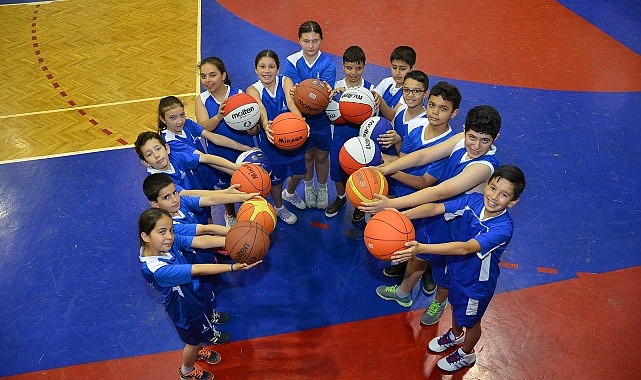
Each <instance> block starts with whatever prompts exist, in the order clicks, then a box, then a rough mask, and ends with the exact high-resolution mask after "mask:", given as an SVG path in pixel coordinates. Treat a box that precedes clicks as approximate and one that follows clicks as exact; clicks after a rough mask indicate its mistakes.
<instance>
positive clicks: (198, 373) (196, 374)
mask: <svg viewBox="0 0 641 380" xmlns="http://www.w3.org/2000/svg"><path fill="white" fill-rule="evenodd" d="M183 376H189V377H191V378H192V379H202V378H203V377H204V376H205V372H204V371H203V370H202V369H200V368H194V369H193V370H192V371H191V372H189V373H188V374H186V375H183Z"/></svg>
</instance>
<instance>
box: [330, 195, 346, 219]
mask: <svg viewBox="0 0 641 380" xmlns="http://www.w3.org/2000/svg"><path fill="white" fill-rule="evenodd" d="M345 203H347V197H343V198H341V197H336V199H334V202H332V204H331V205H329V207H328V208H327V209H326V210H325V216H326V217H328V218H331V217H333V216H336V214H338V211H340V209H341V208H343V206H345Z"/></svg>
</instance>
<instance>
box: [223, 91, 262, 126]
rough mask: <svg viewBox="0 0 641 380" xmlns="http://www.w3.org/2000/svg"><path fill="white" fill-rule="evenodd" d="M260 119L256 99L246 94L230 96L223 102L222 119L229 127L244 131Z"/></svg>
mask: <svg viewBox="0 0 641 380" xmlns="http://www.w3.org/2000/svg"><path fill="white" fill-rule="evenodd" d="M259 119H260V108H259V106H258V102H256V99H254V98H252V97H251V96H250V95H247V94H236V95H232V96H230V97H229V98H228V99H227V101H226V102H225V110H224V111H223V120H225V123H227V125H229V128H231V129H235V130H237V131H246V130H248V129H251V128H252V127H254V126H255V125H256V124H257V123H258V120H259Z"/></svg>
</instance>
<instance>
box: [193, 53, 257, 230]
mask: <svg viewBox="0 0 641 380" xmlns="http://www.w3.org/2000/svg"><path fill="white" fill-rule="evenodd" d="M198 70H199V72H200V83H201V85H202V86H203V88H204V89H205V91H203V92H201V93H200V95H198V96H197V97H196V121H197V122H198V124H200V125H202V126H203V128H205V129H206V130H208V131H211V132H213V131H216V133H218V134H220V135H223V136H226V137H229V138H230V139H232V140H234V141H237V142H239V143H241V144H243V145H246V146H256V143H255V141H254V137H253V136H254V135H256V134H257V133H258V128H259V127H258V125H256V126H254V127H253V128H252V129H250V130H249V131H237V130H235V129H232V128H230V127H229V126H228V125H227V123H225V120H224V119H223V111H224V108H225V107H224V105H225V101H226V100H227V98H229V97H230V96H232V95H235V94H238V93H242V92H243V91H242V90H241V89H240V88H237V87H232V86H231V80H230V79H229V75H228V73H227V69H225V64H224V63H223V61H222V60H221V59H220V58H217V57H207V58H205V59H203V60H202V61H201V62H200V63H199V64H198ZM206 150H207V153H209V154H216V155H219V156H221V157H224V158H226V159H228V160H229V161H231V162H236V159H237V158H238V155H239V154H240V152H238V151H237V150H234V149H230V148H226V147H220V146H213V145H212V144H209V143H208V144H207V148H206ZM230 179H231V176H230V175H228V174H226V173H219V175H218V183H217V184H216V188H217V189H226V188H228V187H229V185H230ZM225 210H226V213H225V222H226V224H227V225H228V226H232V225H234V224H235V223H236V207H235V206H234V205H233V204H227V205H225Z"/></svg>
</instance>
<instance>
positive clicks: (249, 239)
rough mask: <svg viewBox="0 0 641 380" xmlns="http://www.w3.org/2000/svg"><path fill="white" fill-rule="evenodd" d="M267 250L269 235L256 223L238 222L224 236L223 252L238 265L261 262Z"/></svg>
mask: <svg viewBox="0 0 641 380" xmlns="http://www.w3.org/2000/svg"><path fill="white" fill-rule="evenodd" d="M267 249H269V234H268V233H267V231H265V229H264V228H263V226H261V225H260V224H258V223H256V222H252V221H248V220H244V221H242V222H241V221H238V222H237V223H236V224H234V225H233V226H232V227H231V228H230V229H229V232H227V236H225V250H226V251H227V252H229V256H231V258H232V259H234V260H236V261H238V262H239V263H247V264H252V263H255V262H256V261H258V260H262V259H263V257H265V255H266V254H267Z"/></svg>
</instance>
